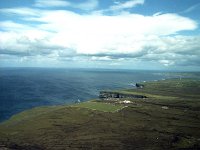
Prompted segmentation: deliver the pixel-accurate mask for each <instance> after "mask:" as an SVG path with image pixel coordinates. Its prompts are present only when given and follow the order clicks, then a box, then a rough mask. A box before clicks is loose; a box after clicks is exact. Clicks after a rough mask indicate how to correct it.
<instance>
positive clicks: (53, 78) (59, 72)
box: [0, 68, 174, 121]
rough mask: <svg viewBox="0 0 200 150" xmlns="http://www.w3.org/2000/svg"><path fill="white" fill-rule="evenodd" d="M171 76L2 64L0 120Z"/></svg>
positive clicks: (156, 73)
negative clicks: (20, 66) (17, 66)
mask: <svg viewBox="0 0 200 150" xmlns="http://www.w3.org/2000/svg"><path fill="white" fill-rule="evenodd" d="M171 77H174V76H170V75H169V74H168V73H166V72H158V71H130V70H103V69H47V68H46V69H44V68H1V69H0V121H3V120H6V119H8V118H9V117H11V116H12V115H13V114H16V113H18V112H21V111H23V110H26V109H29V108H32V107H36V106H43V105H60V104H70V103H74V102H75V101H77V100H78V99H80V100H81V101H86V100H89V99H93V98H97V97H98V94H99V91H101V90H106V89H109V90H113V89H123V88H133V86H132V84H134V83H136V82H143V81H153V80H161V79H166V78H171Z"/></svg>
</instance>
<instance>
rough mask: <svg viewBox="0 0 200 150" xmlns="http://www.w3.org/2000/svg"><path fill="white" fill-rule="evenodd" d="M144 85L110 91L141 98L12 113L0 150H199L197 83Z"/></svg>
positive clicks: (1, 131) (1, 128)
mask: <svg viewBox="0 0 200 150" xmlns="http://www.w3.org/2000/svg"><path fill="white" fill-rule="evenodd" d="M144 85H145V87H144V88H143V89H126V90H119V91H115V92H119V93H123V94H126V93H127V94H141V95H145V96H147V98H144V99H139V98H123V99H109V100H92V101H88V102H83V103H78V104H73V105H63V106H49V107H37V108H33V109H30V110H27V111H24V112H21V113H19V114H16V115H14V116H13V117H11V118H10V119H9V120H7V121H5V122H3V123H1V124H0V149H11V150H13V149H14V150H24V149H25V150H43V149H47V150H51V149H52V150H63V149H67V150H68V149H69V150H71V149H72V150H76V149H81V150H82V149H85V150H88V149H89V150H90V149H91V150H95V149H97V150H99V149H103V150H104V149H106V150H111V149H112V150H114V149H117V150H118V149H119V150H124V149H125V150H129V149H130V150H132V149H158V150H159V149H166V150H168V149H200V93H199V91H200V80H195V79H182V80H177V79H172V80H164V81H157V82H148V83H144ZM124 100H128V101H130V102H131V103H129V104H124V103H121V102H123V101H124Z"/></svg>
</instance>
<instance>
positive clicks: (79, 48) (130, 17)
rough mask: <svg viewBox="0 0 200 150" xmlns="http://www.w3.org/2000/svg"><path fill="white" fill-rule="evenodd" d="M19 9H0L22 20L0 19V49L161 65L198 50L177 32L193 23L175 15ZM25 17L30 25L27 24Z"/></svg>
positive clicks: (195, 41) (194, 39)
mask: <svg viewBox="0 0 200 150" xmlns="http://www.w3.org/2000/svg"><path fill="white" fill-rule="evenodd" d="M91 8H94V7H93V6H92V7H91ZM19 9H20V8H14V9H1V10H0V11H2V12H4V13H7V14H15V15H18V16H19V17H20V18H21V19H23V21H27V23H26V25H24V24H23V23H21V24H20V23H16V22H13V21H2V22H0V25H1V29H2V30H3V31H1V33H0V34H1V35H2V36H1V37H0V53H1V54H10V55H19V56H21V55H22V56H23V57H26V56H27V57H30V56H40V57H38V58H41V57H42V58H43V59H45V57H48V60H49V59H52V60H57V59H58V60H59V59H62V60H69V59H70V58H71V59H73V58H74V57H76V56H79V57H81V56H82V57H83V58H85V57H86V58H88V57H90V58H91V59H90V60H92V61H112V60H114V59H116V60H120V61H122V62H123V61H124V58H127V59H132V58H137V59H138V60H151V61H152V60H154V61H156V62H159V63H161V64H163V65H165V66H170V65H175V64H178V61H180V60H181V62H184V61H183V59H186V60H191V59H192V58H193V57H194V56H199V55H200V54H199V49H200V46H199V43H200V37H190V36H181V35H179V32H180V31H184V30H195V29H196V28H197V23H196V22H195V21H193V20H191V19H190V18H187V17H183V16H180V15H177V14H170V13H169V14H157V15H153V16H144V15H139V14H118V15H114V16H107V15H102V14H100V15H95V14H92V15H91V14H90V15H80V14H77V13H74V12H71V11H66V10H54V11H50V10H39V9H28V8H23V9H20V10H19ZM28 10H30V12H29V11H28ZM36 11H37V13H36ZM29 21H31V22H35V25H34V26H30V25H29V24H30V22H29ZM184 54H187V56H186V55H184ZM184 56H185V57H184ZM31 58H32V57H31ZM177 58H178V60H177ZM23 60H24V61H25V60H27V59H23ZM113 63H115V62H113ZM117 63H119V62H117Z"/></svg>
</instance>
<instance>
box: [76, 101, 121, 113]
mask: <svg viewBox="0 0 200 150" xmlns="http://www.w3.org/2000/svg"><path fill="white" fill-rule="evenodd" d="M72 106H74V107H80V108H88V109H92V110H97V111H103V112H116V111H118V110H120V109H122V108H123V107H124V106H123V105H113V104H108V103H101V102H91V101H88V102H83V103H79V104H76V105H72Z"/></svg>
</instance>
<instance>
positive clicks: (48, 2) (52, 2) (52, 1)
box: [35, 0, 70, 7]
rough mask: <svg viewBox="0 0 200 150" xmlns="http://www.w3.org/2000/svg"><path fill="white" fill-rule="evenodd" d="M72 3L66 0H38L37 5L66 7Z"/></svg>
mask: <svg viewBox="0 0 200 150" xmlns="http://www.w3.org/2000/svg"><path fill="white" fill-rule="evenodd" d="M69 5H70V3H69V2H67V1H64V0H36V2H35V6H36V7H65V6H69Z"/></svg>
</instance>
